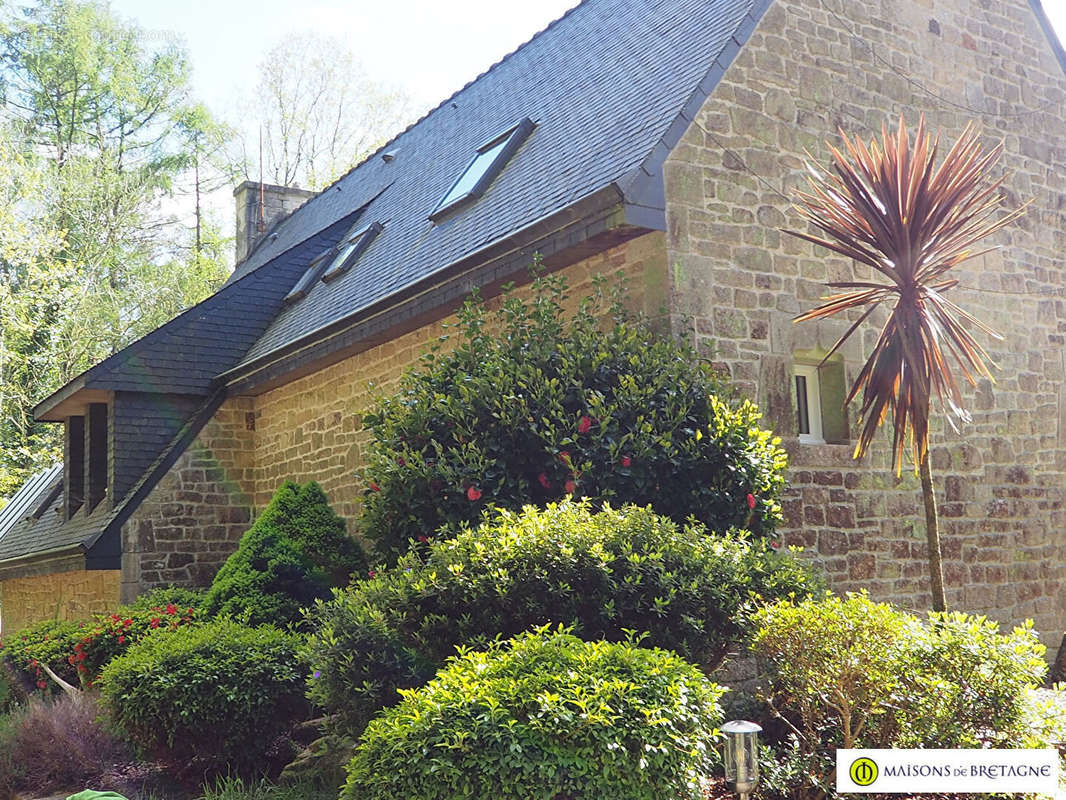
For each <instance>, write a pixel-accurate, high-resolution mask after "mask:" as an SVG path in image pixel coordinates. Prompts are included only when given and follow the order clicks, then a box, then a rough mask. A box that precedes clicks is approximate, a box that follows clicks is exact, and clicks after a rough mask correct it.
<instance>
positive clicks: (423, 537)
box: [418, 533, 429, 544]
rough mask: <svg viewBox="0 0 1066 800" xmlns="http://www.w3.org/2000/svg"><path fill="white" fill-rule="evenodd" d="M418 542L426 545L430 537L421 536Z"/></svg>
mask: <svg viewBox="0 0 1066 800" xmlns="http://www.w3.org/2000/svg"><path fill="white" fill-rule="evenodd" d="M418 541H420V542H422V543H423V544H425V543H426V542H428V541H429V537H428V536H426V535H425V534H424V533H423V534H422V535H421V536H419V537H418Z"/></svg>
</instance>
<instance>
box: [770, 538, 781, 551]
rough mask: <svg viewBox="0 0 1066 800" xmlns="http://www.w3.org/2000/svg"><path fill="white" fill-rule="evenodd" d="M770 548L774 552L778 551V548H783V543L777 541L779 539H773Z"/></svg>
mask: <svg viewBox="0 0 1066 800" xmlns="http://www.w3.org/2000/svg"><path fill="white" fill-rule="evenodd" d="M770 547H772V548H773V549H774V550H777V549H778V548H780V547H781V542H779V541H777V539H773V540H772V541H771V542H770Z"/></svg>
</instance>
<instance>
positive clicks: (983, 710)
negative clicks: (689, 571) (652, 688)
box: [753, 595, 1047, 797]
mask: <svg viewBox="0 0 1066 800" xmlns="http://www.w3.org/2000/svg"><path fill="white" fill-rule="evenodd" d="M755 619H756V622H757V623H758V631H757V632H756V634H755V636H754V639H753V648H754V651H755V654H756V656H757V657H759V658H760V660H761V662H762V663H763V665H764V667H765V668H766V671H767V675H766V678H767V686H766V699H767V701H768V702H769V704H770V706H771V707H772V708H773V709H774V711H775V712H776V714H777V715H779V717H780V719H783V720H785V721H786V723H787V726H788V728H790V729H791V730H792V731H793V733H794V735H793V736H792V737H781V741H780V742H779V747H778V751H777V752H778V761H779V763H778V764H776V765H775V766H774V768H772V769H771V772H774V771H775V770H776V772H777V777H778V778H779V779H780V780H779V783H780V784H781V785H777V786H776V787H775V788H776V790H777V791H776V793H774V792H771V793H770V796H781V797H786V796H787V797H823V796H825V795H826V793H827V792H828V793H830V794H831V792H830V791H829V790H828V788H827V787H829V786H831V784H832V777H831V776H832V771H833V769H834V764H833V752H834V750H835V748H838V747H845V748H851V747H857V748H883V747H926V748H928V747H937V748H957V747H1003V746H1016V745H1017V743H1019V742H1022V741H1025V740H1026V737H1027V736H1031V735H1032V733H1033V731H1032V730H1031V722H1032V720H1031V718H1030V716H1029V714H1028V713H1027V709H1028V708H1029V706H1030V704H1031V703H1032V699H1031V695H1032V692H1033V690H1034V689H1035V688H1036V687H1037V686H1039V684H1040V682H1041V680H1042V678H1043V675H1044V672H1045V671H1046V669H1047V665H1046V663H1045V662H1044V659H1043V654H1044V649H1045V648H1044V646H1043V645H1042V644H1040V642H1039V640H1038V639H1037V637H1036V636H1035V635H1034V633H1033V631H1032V626H1031V623H1026V625H1024V626H1022V627H1019V628H1015V629H1014V631H1013V632H1012V633H1010V634H1007V635H1003V634H1000V633H999V628H998V626H997V625H996V624H995V623H992V622H989V621H988V620H987V619H985V618H984V617H969V616H967V615H965V614H957V613H954V614H930V615H929V618H928V620H926V621H923V620H921V619H919V618H917V617H915V616H913V615H911V614H908V613H906V612H904V611H900V610H898V609H895V608H893V607H891V606H889V605H886V604H884V603H874V602H872V601H871V600H870V599H869V598H867V597H866V596H865V595H848V596H847V597H846V598H838V597H826V598H824V599H819V600H811V599H808V600H804V601H801V602H795V601H791V600H783V601H779V602H778V603H775V604H773V605H770V606H767V607H765V608H763V609H761V610H759V611H757V612H756V614H755ZM789 780H795V781H798V782H799V785H795V784H789V783H788V781H789Z"/></svg>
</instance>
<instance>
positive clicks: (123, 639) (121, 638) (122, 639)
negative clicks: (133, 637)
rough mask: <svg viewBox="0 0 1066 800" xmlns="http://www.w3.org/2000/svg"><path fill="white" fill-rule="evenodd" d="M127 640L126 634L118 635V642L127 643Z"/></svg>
mask: <svg viewBox="0 0 1066 800" xmlns="http://www.w3.org/2000/svg"><path fill="white" fill-rule="evenodd" d="M125 641H126V637H125V636H119V637H118V643H119V644H124V643H125Z"/></svg>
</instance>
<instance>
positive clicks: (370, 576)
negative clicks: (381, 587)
mask: <svg viewBox="0 0 1066 800" xmlns="http://www.w3.org/2000/svg"><path fill="white" fill-rule="evenodd" d="M375 575H377V573H376V572H374V570H370V571H369V572H368V573H367V574H366V576H367V577H368V578H373V577H374V576H375Z"/></svg>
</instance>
